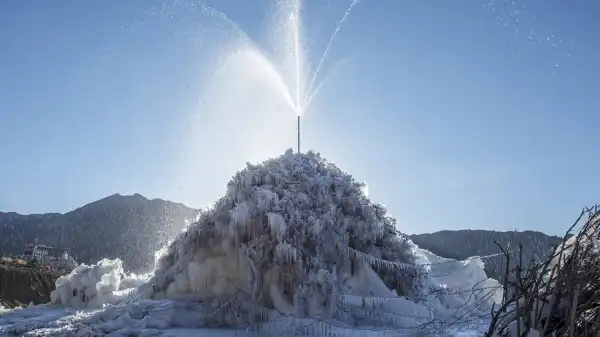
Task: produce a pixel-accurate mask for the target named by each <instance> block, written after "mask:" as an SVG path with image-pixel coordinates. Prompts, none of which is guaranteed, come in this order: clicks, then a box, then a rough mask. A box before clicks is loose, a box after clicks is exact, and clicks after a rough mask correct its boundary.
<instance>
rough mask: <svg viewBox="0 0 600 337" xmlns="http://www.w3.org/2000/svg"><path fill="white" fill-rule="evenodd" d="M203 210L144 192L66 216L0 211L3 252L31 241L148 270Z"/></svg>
mask: <svg viewBox="0 0 600 337" xmlns="http://www.w3.org/2000/svg"><path fill="white" fill-rule="evenodd" d="M197 214H198V210H196V209H192V208H189V207H186V206H185V205H183V204H179V203H173V202H170V201H165V200H160V199H152V200H149V199H147V198H145V197H143V196H141V195H139V194H134V195H126V196H124V195H120V194H114V195H112V196H109V197H106V198H104V199H100V200H98V201H95V202H92V203H90V204H87V205H85V206H83V207H80V208H77V209H75V210H73V211H71V212H68V213H65V214H58V213H48V214H32V215H22V214H17V213H2V212H0V252H3V253H9V254H22V253H23V246H24V245H25V244H26V243H33V242H34V239H38V240H39V242H41V243H44V244H47V245H52V246H55V247H59V248H66V249H68V250H69V251H70V253H71V254H73V255H75V256H76V257H77V259H78V261H79V262H85V263H92V262H94V263H95V262H96V261H98V260H100V259H101V258H104V257H107V258H116V257H119V258H121V259H123V260H124V265H125V267H126V268H128V269H132V270H135V271H142V270H148V269H149V268H151V267H152V266H153V264H154V252H155V251H156V250H158V249H159V248H160V247H162V246H163V245H165V244H166V243H167V240H168V239H169V238H172V237H174V236H175V235H176V234H177V233H179V232H180V231H181V230H182V229H183V227H184V225H185V220H187V219H192V218H194V217H195V216H196V215H197Z"/></svg>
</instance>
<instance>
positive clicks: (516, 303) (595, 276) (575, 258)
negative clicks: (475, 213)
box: [485, 205, 600, 337]
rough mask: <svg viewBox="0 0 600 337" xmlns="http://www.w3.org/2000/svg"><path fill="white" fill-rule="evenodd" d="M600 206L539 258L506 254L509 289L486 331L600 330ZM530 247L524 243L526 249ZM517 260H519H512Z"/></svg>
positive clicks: (559, 332)
mask: <svg viewBox="0 0 600 337" xmlns="http://www.w3.org/2000/svg"><path fill="white" fill-rule="evenodd" d="M599 226H600V206H598V205H596V206H594V207H592V208H585V209H584V210H583V211H582V212H581V214H580V215H579V217H578V218H577V220H576V221H575V223H574V224H573V225H572V226H571V227H570V228H569V229H568V230H567V231H566V232H565V235H564V236H563V239H562V242H561V244H559V245H557V246H556V247H555V248H554V249H553V251H552V252H551V254H550V255H549V257H548V258H547V259H546V260H544V261H542V262H539V263H534V262H532V263H529V264H528V265H525V264H524V263H523V260H522V254H519V255H520V258H519V261H516V262H517V263H516V267H509V266H510V265H511V262H512V261H510V256H509V254H508V253H507V251H506V250H505V249H503V248H502V247H500V249H501V250H502V252H503V254H504V256H505V259H506V266H507V267H506V270H505V277H504V289H505V290H506V291H505V295H504V298H503V301H502V304H501V305H500V306H499V307H497V308H494V310H492V322H491V324H490V326H489V329H488V331H487V332H486V334H485V336H487V337H492V336H600V252H599V249H600V241H599ZM524 249H527V247H523V246H522V245H521V246H519V252H521V253H522V251H523V250H524ZM513 265H514V263H513Z"/></svg>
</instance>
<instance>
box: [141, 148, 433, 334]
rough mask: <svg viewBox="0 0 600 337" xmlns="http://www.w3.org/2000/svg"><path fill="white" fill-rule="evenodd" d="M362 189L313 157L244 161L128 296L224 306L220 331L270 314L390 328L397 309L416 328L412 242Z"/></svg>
mask: <svg viewBox="0 0 600 337" xmlns="http://www.w3.org/2000/svg"><path fill="white" fill-rule="evenodd" d="M363 191H364V184H363V183H360V182H357V181H355V180H354V179H353V178H352V176H351V175H350V174H348V173H346V172H343V171H341V170H340V169H338V168H337V167H336V166H335V165H334V164H333V163H331V162H328V161H326V160H325V159H323V158H321V156H320V155H319V154H318V153H313V152H308V153H307V154H294V153H293V152H292V151H291V150H288V151H287V152H286V153H285V154H284V155H282V156H280V157H278V158H275V159H271V160H267V161H265V162H263V163H260V164H257V165H253V164H247V167H246V168H245V169H243V170H241V171H240V172H238V173H237V174H236V175H235V176H234V177H233V178H232V180H231V181H230V182H229V183H228V185H227V191H226V194H225V196H224V197H223V198H221V199H219V200H218V201H217V202H216V203H215V205H214V206H213V207H212V208H210V209H207V210H204V211H202V212H201V213H200V214H199V216H198V219H197V221H196V222H194V223H192V224H190V225H189V226H188V227H187V228H186V229H185V231H184V232H182V233H181V234H180V235H179V236H177V237H176V238H175V239H174V240H173V241H172V242H171V244H170V245H169V246H168V247H166V249H163V250H162V252H161V253H160V256H159V257H158V261H157V264H156V269H155V271H154V276H153V278H152V279H151V280H150V281H148V282H147V283H146V284H145V285H143V286H142V287H140V288H139V289H138V291H137V297H135V299H137V300H139V299H142V298H152V299H165V298H166V299H172V300H189V299H193V300H196V301H204V302H206V305H207V306H210V307H215V308H218V307H219V306H222V305H227V307H228V309H227V310H224V313H223V314H218V315H217V314H215V315H214V317H215V318H214V320H213V321H212V322H207V324H208V325H212V324H214V325H219V326H221V325H225V326H231V325H240V324H241V325H244V324H249V323H250V322H260V321H263V320H267V319H270V317H271V316H272V315H273V314H274V313H276V314H283V315H292V316H296V317H322V318H323V317H325V318H327V319H337V320H341V321H346V322H357V321H360V322H362V323H369V322H370V323H372V324H378V325H380V324H381V320H383V321H385V322H386V324H389V325H395V323H398V322H399V321H406V320H405V319H399V318H398V316H397V315H394V312H396V311H398V310H409V311H411V313H416V314H415V316H414V317H416V318H417V319H416V320H415V321H419V320H420V319H423V320H425V319H429V318H430V317H429V312H428V311H427V309H426V308H424V307H419V306H418V305H416V304H414V303H413V302H410V301H408V300H406V299H405V298H409V299H410V298H414V297H417V296H418V295H419V293H420V292H421V291H422V289H421V287H422V284H423V279H424V277H425V276H426V274H425V273H423V272H422V269H421V268H419V266H418V265H417V264H416V263H415V257H414V255H413V252H412V250H411V245H410V240H409V239H408V238H407V237H406V236H404V235H403V234H401V233H399V232H398V231H397V230H396V222H395V220H394V219H393V218H392V217H390V216H388V215H387V214H386V210H385V208H384V207H383V206H382V205H377V204H374V203H372V202H371V201H370V200H369V199H368V198H367V197H366V196H365V194H364V193H363ZM407 303H411V305H412V307H411V308H410V309H407V308H406V307H402V306H405V305H406V304H407ZM399 306H400V307H402V308H400V307H399ZM402 325H404V323H403V324H402Z"/></svg>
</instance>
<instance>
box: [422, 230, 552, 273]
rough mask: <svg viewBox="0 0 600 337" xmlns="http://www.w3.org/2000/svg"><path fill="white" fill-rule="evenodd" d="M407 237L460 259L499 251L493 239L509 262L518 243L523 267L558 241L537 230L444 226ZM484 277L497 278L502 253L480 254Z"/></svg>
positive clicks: (503, 261) (502, 266) (516, 255)
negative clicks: (439, 229)
mask: <svg viewBox="0 0 600 337" xmlns="http://www.w3.org/2000/svg"><path fill="white" fill-rule="evenodd" d="M410 238H411V239H412V241H413V242H414V243H415V244H416V245H417V246H419V247H421V248H423V249H427V250H429V251H430V252H432V253H434V254H436V255H438V256H441V257H446V258H452V259H457V260H464V259H466V258H469V257H471V256H487V255H492V254H498V253H501V250H500V248H499V247H498V245H496V242H497V243H498V244H500V246H501V247H502V249H504V250H506V251H508V252H509V254H510V261H511V263H510V265H511V266H514V265H515V263H517V262H518V260H519V253H518V252H519V244H522V245H523V265H524V267H525V266H526V265H527V264H528V263H529V262H530V261H531V260H534V261H539V260H540V259H543V258H544V257H546V256H547V255H548V254H549V252H550V251H551V249H552V248H553V247H554V246H555V245H557V244H559V243H560V242H561V238H560V237H558V236H551V235H547V234H544V233H541V232H534V231H523V232H516V231H515V232H498V231H489V230H470V229H467V230H457V231H451V230H444V231H439V232H435V233H430V234H414V235H411V236H410ZM483 262H484V263H485V272H486V273H487V276H488V277H491V278H493V279H496V280H498V281H501V278H502V275H504V272H505V269H506V259H505V257H504V256H502V255H500V256H494V257H488V258H484V259H483Z"/></svg>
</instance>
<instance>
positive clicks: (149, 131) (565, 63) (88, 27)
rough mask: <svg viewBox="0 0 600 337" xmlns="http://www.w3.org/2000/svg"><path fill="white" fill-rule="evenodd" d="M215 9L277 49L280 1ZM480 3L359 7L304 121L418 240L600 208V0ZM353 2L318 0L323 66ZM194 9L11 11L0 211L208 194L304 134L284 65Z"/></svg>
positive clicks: (27, 7) (309, 24)
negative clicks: (272, 24) (280, 70)
mask: <svg viewBox="0 0 600 337" xmlns="http://www.w3.org/2000/svg"><path fill="white" fill-rule="evenodd" d="M206 3H207V4H208V5H211V6H214V7H215V8H216V9H218V10H220V11H222V12H224V13H225V14H226V15H227V16H228V17H229V18H230V19H231V20H232V21H234V22H236V23H237V24H238V25H239V27H241V29H242V30H243V31H244V32H245V34H246V35H248V36H249V37H250V38H252V39H254V40H255V41H256V43H257V44H258V45H260V46H263V47H264V48H267V47H268V48H271V49H269V50H273V49H272V47H273V46H274V45H276V44H273V43H271V44H270V43H269V41H270V40H271V38H272V35H273V34H272V30H270V29H269V28H268V27H269V25H268V22H269V20H270V19H269V18H270V13H271V10H270V8H271V7H270V3H269V2H268V1H263V0H261V1H258V0H254V1H240V0H212V1H207V2H206ZM486 3H487V1H416V0H415V1H393V0H385V1H384V0H362V1H361V2H360V3H358V4H357V6H356V7H355V8H354V11H353V12H352V13H351V14H350V15H349V17H348V20H347V21H346V23H345V25H344V26H343V27H342V29H341V30H340V32H339V34H338V36H337V38H336V40H335V41H334V43H333V45H332V48H331V52H330V54H329V58H328V59H327V61H326V62H325V63H324V66H323V69H324V72H325V73H326V74H328V77H327V79H326V80H325V81H324V82H323V83H322V87H321V90H320V91H319V94H318V95H317V96H316V98H315V100H314V104H313V105H312V106H311V107H310V109H309V110H308V112H307V114H306V116H304V117H303V134H302V136H303V149H309V148H310V149H313V150H316V151H319V152H321V154H322V155H323V156H325V157H327V158H329V159H331V160H333V161H335V162H336V163H337V164H338V165H339V166H340V167H341V168H342V169H344V170H346V171H348V172H351V173H352V174H353V175H354V176H355V177H356V178H357V179H359V180H364V181H366V182H367V183H368V185H369V194H370V196H371V198H372V199H374V200H375V201H378V202H382V203H384V204H386V205H387V206H388V209H389V211H390V212H391V213H392V214H393V215H394V216H396V217H397V219H398V220H399V226H400V229H401V230H403V231H405V232H407V233H421V232H432V231H436V230H440V229H459V228H483V229H497V230H513V229H521V230H525V229H532V230H540V231H544V232H548V233H559V232H562V231H563V229H565V227H567V226H568V225H569V224H570V223H571V221H572V220H574V218H575V216H576V215H577V214H578V212H579V211H580V209H581V207H582V206H584V205H591V204H593V203H595V202H599V201H600V200H599V199H598V197H599V195H598V191H599V190H600V179H599V178H598V174H597V168H598V166H599V164H600V163H599V159H597V155H596V152H597V151H598V148H599V146H600V137H598V136H597V125H599V122H600V112H599V99H600V96H599V95H598V92H599V89H600V63H599V62H598V60H600V45H599V44H598V36H599V35H600V25H599V24H598V23H597V18H598V17H600V5H599V4H597V2H596V1H576V2H573V1H559V0H546V1H541V0H539V1H521V0H514V1H500V0H496V1H492V3H491V6H487V7H486ZM348 5H349V2H348V1H342V0H340V1H334V0H329V1H316V0H313V1H311V2H309V3H307V4H306V5H305V7H304V15H305V16H304V18H305V25H304V26H303V27H304V28H303V34H304V35H303V37H304V39H303V41H304V42H305V45H306V46H307V49H306V53H305V57H306V61H307V62H310V63H311V64H312V65H313V69H314V66H315V65H316V64H317V63H318V61H319V59H320V57H321V55H322V52H323V48H324V47H325V45H326V44H327V41H328V39H329V36H330V35H331V33H332V32H333V29H334V28H335V25H336V22H337V21H338V20H339V18H340V16H341V15H342V14H343V13H344V11H345V8H346V7H347V6H348ZM199 8H200V7H199V6H198V5H197V3H193V2H189V3H187V4H181V3H178V4H173V3H172V2H160V1H150V0H148V1H146V0H143V1H142V0H137V1H120V0H109V1H96V2H82V1H74V0H64V1H37V2H31V1H12V2H2V3H1V4H0V167H1V169H0V211H16V212H20V213H42V212H67V211H69V210H72V209H74V208H76V207H79V206H81V205H83V204H85V203H88V202H91V201H94V200H96V199H99V198H102V197H105V196H107V195H110V194H113V193H121V194H132V193H136V192H137V193H141V194H142V195H144V196H147V197H150V198H154V197H160V198H163V199H168V200H173V201H178V202H183V203H185V204H187V205H189V206H194V207H201V206H205V205H207V204H209V203H210V202H211V201H212V200H214V199H216V198H217V197H219V196H221V195H222V194H223V191H224V189H225V185H226V183H227V181H228V180H229V177H230V176H231V175H232V174H233V173H234V172H235V171H236V170H237V169H239V168H241V167H243V165H244V163H245V162H246V161H257V160H261V159H266V158H268V157H272V156H276V155H278V154H280V153H282V152H283V151H284V150H285V149H286V148H289V147H294V146H295V137H296V135H295V130H294V122H295V117H294V114H293V113H292V112H291V111H288V110H286V108H285V106H284V105H283V103H282V101H283V100H282V98H281V95H280V92H281V91H280V90H279V89H278V86H277V84H276V82H277V81H276V76H274V75H273V74H272V72H269V71H268V67H266V66H265V63H264V62H263V63H260V62H259V61H260V60H261V59H260V58H258V57H253V55H256V53H253V52H251V51H249V50H250V49H248V47H247V46H248V43H244V42H243V41H244V40H243V39H242V38H241V37H240V33H239V32H238V31H236V29H235V28H234V27H233V26H232V25H231V24H227V23H225V22H224V21H223V20H222V19H220V18H219V17H218V16H215V15H208V14H207V13H206V12H205V11H200V10H199ZM308 47H310V48H308ZM268 48H267V49H268ZM233 51H238V52H239V53H238V54H237V55H238V56H237V57H234V58H230V57H229V56H231V55H232V52H233ZM225 60H228V61H229V62H225ZM223 65H226V67H224V66H223ZM217 67H218V68H217ZM215 69H220V71H219V72H218V73H216V75H215V71H214V70H215Z"/></svg>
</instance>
